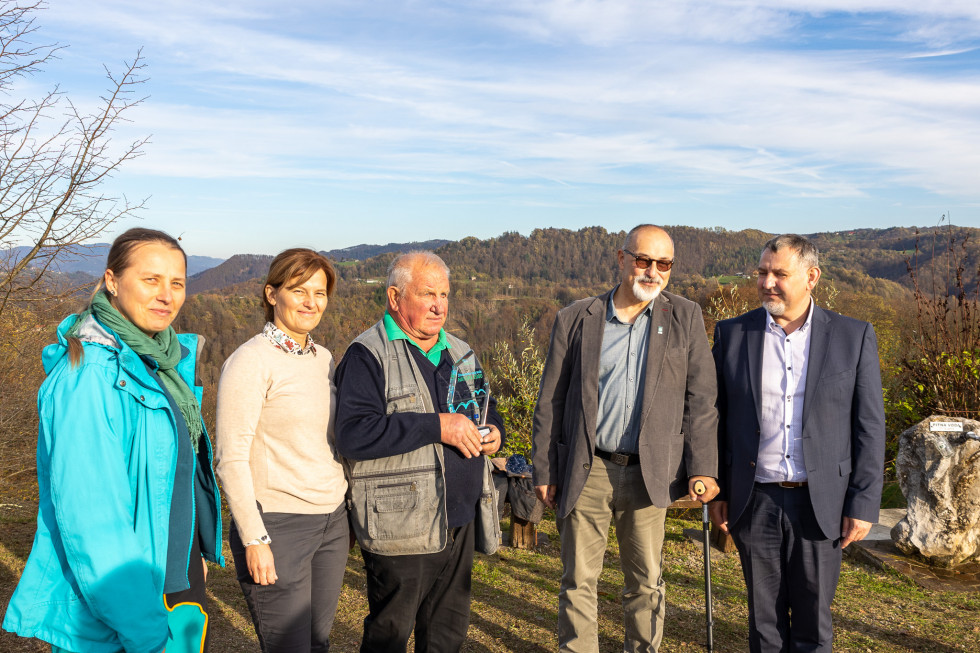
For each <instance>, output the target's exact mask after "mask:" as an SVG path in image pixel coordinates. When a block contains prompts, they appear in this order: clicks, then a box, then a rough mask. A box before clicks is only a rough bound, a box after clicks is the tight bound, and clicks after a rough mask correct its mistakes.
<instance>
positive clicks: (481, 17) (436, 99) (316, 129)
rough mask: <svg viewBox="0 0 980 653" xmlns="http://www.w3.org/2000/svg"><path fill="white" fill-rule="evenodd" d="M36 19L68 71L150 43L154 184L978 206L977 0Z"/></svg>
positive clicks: (118, 3)
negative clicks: (49, 27) (892, 195)
mask: <svg viewBox="0 0 980 653" xmlns="http://www.w3.org/2000/svg"><path fill="white" fill-rule="evenodd" d="M45 20H46V21H47V20H50V21H51V22H53V24H54V26H55V27H56V28H57V29H59V30H61V32H60V33H64V34H66V35H67V38H66V40H70V41H72V42H73V49H72V50H71V53H72V54H71V57H73V58H75V59H77V61H78V63H79V65H81V63H82V62H89V61H93V60H99V59H102V60H106V59H109V60H113V59H118V58H120V57H121V56H126V55H128V54H129V52H128V50H129V49H130V48H131V47H132V46H133V45H134V44H143V45H145V51H144V52H145V54H146V56H147V59H148V61H149V63H150V73H151V75H152V81H151V82H150V85H149V87H148V88H149V91H150V92H151V98H150V100H149V102H148V103H147V105H146V106H145V107H143V108H141V109H140V110H139V111H138V113H137V114H135V115H136V119H135V120H134V123H133V124H132V125H129V126H127V127H126V128H125V130H124V131H123V132H122V135H123V136H128V135H130V131H129V130H132V134H137V133H147V132H150V133H153V143H152V145H151V147H150V148H148V152H147V156H146V157H144V158H143V159H140V160H139V161H137V162H134V164H133V165H132V166H130V167H129V168H128V170H129V173H130V174H138V175H142V176H144V177H148V178H152V177H160V178H170V179H179V178H194V179H223V180H228V181H229V183H231V181H232V180H235V179H241V180H245V181H243V183H245V184H249V183H252V184H253V185H254V183H255V180H300V179H305V180H311V181H320V182H323V183H329V184H344V185H346V188H348V189H350V188H362V189H367V190H370V192H371V193H372V197H373V196H376V195H377V194H387V195H392V196H395V195H398V194H400V193H404V192H406V189H411V192H412V193H413V194H415V195H416V196H419V195H421V194H424V195H426V196H428V197H431V198H433V201H439V202H444V201H450V202H467V201H470V199H473V198H478V199H476V203H477V204H479V203H481V202H485V201H488V199H489V198H492V196H493V195H494V194H497V195H499V196H500V197H510V198H514V197H519V198H520V201H521V202H522V203H523V204H524V205H526V206H533V205H549V206H552V205H553V206H563V205H565V203H566V202H567V201H568V200H566V199H558V200H557V201H556V198H555V197H552V196H551V194H553V193H555V192H558V193H560V194H561V196H562V197H563V198H565V197H572V196H574V197H577V198H586V197H591V198H592V199H593V200H596V198H598V197H602V198H605V199H608V201H612V202H621V203H623V204H624V205H636V204H641V205H642V204H650V203H653V204H663V203H666V202H683V201H687V200H685V199H684V198H688V200H689V199H690V198H698V199H696V200H691V201H694V202H697V203H701V202H702V200H703V199H704V198H707V197H712V198H723V197H726V196H728V197H731V198H737V201H739V202H742V203H749V202H751V201H752V197H760V198H767V199H768V198H772V197H782V198H785V199H787V200H794V199H802V198H807V199H813V198H821V199H823V200H828V201H829V200H833V199H837V198H852V199H853V198H856V199H859V200H861V199H864V200H867V199H868V198H873V197H880V196H882V195H885V194H887V193H888V192H889V189H894V190H895V192H896V193H898V194H902V195H907V194H908V193H910V192H916V193H921V194H923V196H940V197H945V196H948V197H949V198H953V199H955V200H956V201H957V202H962V203H963V204H964V205H967V204H969V205H976V203H977V202H978V201H980V183H978V182H980V72H978V71H980V68H978V65H977V64H978V59H980V57H978V47H980V4H978V3H976V2H973V1H972V0H971V1H969V2H967V1H965V0H953V1H950V2H944V3H922V2H921V1H916V2H913V1H912V0H890V1H889V0H855V1H851V0H782V1H776V0H760V1H751V0H743V1H736V2H728V1H725V2H723V1H721V0H708V1H704V0H702V1H699V2H682V1H679V0H677V1H668V2H657V3H650V2H647V1H645V0H622V1H618V2H615V1H610V0H542V1H541V2H525V1H523V0H494V1H492V2H491V0H480V1H477V2H472V3H451V2H439V1H432V2H395V1H393V0H392V1H388V0H379V1H377V2H373V3H362V2H353V1H335V2H313V1H312V0H307V1H306V2H302V1H301V2H297V3H292V4H290V5H289V6H288V7H287V6H281V5H280V4H279V3H272V4H270V3H267V2H257V1H255V2H252V1H246V2H241V3H236V4H235V6H234V8H233V9H232V8H229V7H219V6H215V5H212V4H211V3H206V2H205V3H200V2H197V3H192V2H184V1H169V0H162V1H161V2H156V3H136V2H132V1H128V0H106V1H105V2H100V3H95V4H91V3H85V6H82V4H81V3H58V4H57V5H56V6H54V7H52V8H51V10H50V11H49V15H48V16H45ZM109 55H112V56H109ZM69 63H70V62H69ZM247 180H253V181H252V182H249V181H247ZM600 189H601V192H600ZM590 193H591V195H590ZM467 194H470V196H471V197H469V198H468V197H467ZM297 201H299V200H297ZM596 201H598V200H596Z"/></svg>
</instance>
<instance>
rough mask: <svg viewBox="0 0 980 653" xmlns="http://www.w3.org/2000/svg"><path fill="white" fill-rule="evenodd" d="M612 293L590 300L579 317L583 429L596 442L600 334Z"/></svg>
mask: <svg viewBox="0 0 980 653" xmlns="http://www.w3.org/2000/svg"><path fill="white" fill-rule="evenodd" d="M610 295H611V293H606V294H604V295H600V296H599V297H596V298H595V300H593V302H592V304H590V305H589V307H588V308H587V309H586V311H585V316H584V317H583V318H582V342H581V344H580V345H579V346H580V348H581V352H580V355H581V357H582V408H583V410H584V411H585V431H586V435H587V436H588V438H589V441H590V442H591V443H592V444H593V446H594V445H595V437H596V436H595V432H596V423H597V421H598V414H599V356H600V355H601V354H602V333H603V330H604V326H605V323H606V306H607V305H608V302H609V297H610Z"/></svg>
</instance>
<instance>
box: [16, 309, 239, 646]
mask: <svg viewBox="0 0 980 653" xmlns="http://www.w3.org/2000/svg"><path fill="white" fill-rule="evenodd" d="M75 319H76V316H70V317H68V318H67V319H66V320H65V321H64V322H62V323H61V325H60V326H59V327H58V342H57V343H56V344H54V345H49V346H48V347H46V348H45V349H44V353H43V357H42V359H43V362H44V369H45V372H46V373H47V379H46V380H45V382H44V383H43V384H42V385H41V388H40V390H39V391H38V398H37V408H38V415H39V417H40V426H39V430H38V445H37V475H38V490H39V497H40V500H39V507H38V518H37V533H36V535H35V537H34V546H33V548H32V550H31V555H30V557H29V558H28V560H27V564H26V567H25V568H24V573H23V574H22V575H21V578H20V582H19V583H18V585H17V589H16V591H15V592H14V595H13V597H12V598H11V599H10V604H9V606H8V608H7V613H6V615H5V618H4V622H3V628H4V629H5V630H8V631H10V632H14V633H17V634H18V635H21V636H22V637H36V638H38V639H41V640H44V641H46V642H50V643H51V644H53V645H54V646H58V647H61V648H63V649H67V650H69V651H85V652H86V653H89V652H90V653H103V652H104V653H109V652H113V653H116V652H118V651H120V650H124V651H126V652H127V653H160V651H162V650H163V648H164V645H165V644H166V641H167V634H168V633H167V608H166V606H165V605H164V601H163V583H164V576H165V573H166V566H167V544H168V535H169V515H170V501H171V497H172V495H173V489H174V488H173V482H174V480H173V479H174V469H175V464H176V455H177V447H176V439H175V438H176V437H177V431H176V427H175V422H174V415H173V413H172V411H171V407H170V403H169V402H168V401H167V397H166V395H165V394H164V393H163V391H162V390H161V389H160V386H159V385H158V384H157V382H156V381H155V380H154V379H153V377H152V376H151V375H150V374H149V373H148V372H147V370H146V367H145V366H144V364H143V362H142V361H141V360H140V358H139V356H138V355H137V354H136V353H135V352H134V351H133V350H132V349H130V348H129V347H128V346H127V345H126V344H125V343H123V342H122V341H121V340H120V339H119V338H118V337H116V335H115V334H114V333H112V331H110V330H109V329H106V328H105V327H103V326H102V325H100V324H99V323H98V322H96V321H95V320H94V319H93V318H89V320H88V321H87V322H86V324H84V325H83V327H82V330H81V333H80V337H81V338H80V339H81V340H82V343H83V347H84V350H85V356H84V359H83V360H82V362H81V364H79V365H77V366H72V365H71V364H70V362H69V360H68V355H67V354H68V346H67V345H68V343H67V341H66V340H65V333H66V332H67V331H68V329H69V328H70V327H71V325H72V324H74V322H75ZM179 338H180V342H181V344H182V345H183V348H184V349H185V350H186V351H185V356H184V358H183V359H182V361H181V362H180V364H179V365H178V367H177V370H178V372H179V373H180V375H181V376H182V377H183V378H184V380H185V381H186V382H187V384H188V385H189V386H190V387H192V388H194V390H195V393H196V395H197V398H198V400H200V398H201V388H200V387H199V386H197V385H196V383H195V374H194V368H195V364H196V358H197V343H198V337H197V336H194V335H181V336H179ZM200 449H201V452H202V453H201V455H200V457H199V458H198V460H199V463H200V466H201V468H202V471H203V472H204V473H205V475H206V477H207V479H208V483H206V484H205V486H206V487H207V486H208V485H209V486H210V487H208V490H207V493H208V494H209V495H210V496H207V497H198V499H199V500H198V501H197V506H198V513H199V517H198V519H199V520H200V526H201V527H202V528H201V530H202V535H201V540H202V542H201V550H202V554H203V555H204V557H205V558H206V559H208V560H210V561H212V562H216V563H218V564H220V565H222V566H223V565H224V558H223V557H222V555H221V511H220V498H219V496H218V489H217V487H218V486H217V483H216V482H215V481H214V474H213V471H212V468H211V464H210V461H211V444H210V441H209V440H208V438H207V437H204V438H202V439H201V447H200ZM205 467H206V469H205ZM191 482H193V479H191ZM191 492H193V489H191ZM191 530H192V533H194V532H195V531H197V530H198V529H197V528H194V529H191ZM192 536H193V535H192Z"/></svg>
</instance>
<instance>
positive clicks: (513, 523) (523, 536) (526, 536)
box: [510, 513, 538, 551]
mask: <svg viewBox="0 0 980 653" xmlns="http://www.w3.org/2000/svg"><path fill="white" fill-rule="evenodd" d="M510 545H511V547H513V548H515V549H527V550H529V551H533V550H534V549H535V548H536V547H537V545H538V528H537V525H536V524H534V523H533V522H529V521H527V520H526V519H521V518H520V517H515V516H514V514H513V513H511V516H510Z"/></svg>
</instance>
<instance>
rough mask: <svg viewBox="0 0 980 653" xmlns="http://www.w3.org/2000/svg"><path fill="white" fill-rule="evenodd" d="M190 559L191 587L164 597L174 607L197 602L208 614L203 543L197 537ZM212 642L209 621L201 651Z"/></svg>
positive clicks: (192, 545)
mask: <svg viewBox="0 0 980 653" xmlns="http://www.w3.org/2000/svg"><path fill="white" fill-rule="evenodd" d="M188 560H189V562H188V563H187V580H189V581H190V587H188V588H187V589H185V590H181V591H179V592H170V593H169V594H164V595H163V596H164V599H165V600H166V603H167V607H168V608H173V607H174V606H176V605H177V604H178V603H196V604H198V605H200V606H201V612H203V613H204V614H206V615H207V614H208V594H207V590H206V588H205V586H204V563H203V562H201V560H202V558H201V544H200V542H198V540H197V538H196V537H195V538H194V539H193V541H192V542H191V551H190V554H189V556H188ZM209 617H210V615H209ZM210 643H211V628H210V623H209V624H208V626H207V629H206V630H205V631H204V648H203V649H201V653H207V651H208V646H209V645H210Z"/></svg>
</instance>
